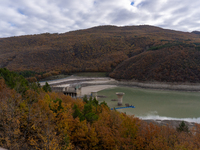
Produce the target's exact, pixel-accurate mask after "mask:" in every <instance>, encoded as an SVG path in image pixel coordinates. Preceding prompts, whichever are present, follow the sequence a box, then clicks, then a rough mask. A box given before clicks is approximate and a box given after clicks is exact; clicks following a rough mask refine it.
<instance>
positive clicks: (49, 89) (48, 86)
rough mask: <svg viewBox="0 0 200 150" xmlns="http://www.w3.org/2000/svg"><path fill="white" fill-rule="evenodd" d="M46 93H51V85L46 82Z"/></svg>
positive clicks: (44, 87)
mask: <svg viewBox="0 0 200 150" xmlns="http://www.w3.org/2000/svg"><path fill="white" fill-rule="evenodd" d="M42 89H43V90H44V91H45V92H51V87H50V85H49V84H48V83H47V82H46V83H45V85H44V86H43V87H42Z"/></svg>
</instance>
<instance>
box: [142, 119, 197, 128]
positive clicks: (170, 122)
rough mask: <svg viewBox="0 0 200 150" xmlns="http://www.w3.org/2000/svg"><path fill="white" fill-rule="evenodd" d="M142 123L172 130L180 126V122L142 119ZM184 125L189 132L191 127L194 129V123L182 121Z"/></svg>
mask: <svg viewBox="0 0 200 150" xmlns="http://www.w3.org/2000/svg"><path fill="white" fill-rule="evenodd" d="M142 120H143V121H145V122H147V123H153V124H156V125H160V126H167V125H168V126H171V127H173V128H174V129H176V128H177V127H179V125H180V124H181V122H182V121H180V120H151V119H148V120H146V119H142ZM184 123H185V125H186V126H188V128H189V130H191V129H192V128H193V127H195V124H197V123H195V122H187V121H184Z"/></svg>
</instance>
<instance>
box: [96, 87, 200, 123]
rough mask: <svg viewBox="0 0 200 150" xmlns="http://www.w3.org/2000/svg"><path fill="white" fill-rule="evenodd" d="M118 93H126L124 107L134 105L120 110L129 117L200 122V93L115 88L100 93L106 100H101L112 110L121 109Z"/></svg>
mask: <svg viewBox="0 0 200 150" xmlns="http://www.w3.org/2000/svg"><path fill="white" fill-rule="evenodd" d="M116 92H124V93H125V95H124V96H123V106H125V104H126V103H128V104H129V105H134V106H135V108H126V109H118V111H121V112H126V114H129V115H135V116H137V117H141V118H149V119H153V118H155V119H160V118H163V119H165V118H172V119H173V118H177V119H180V118H181V119H184V118H185V119H193V120H195V122H198V120H200V92H179V91H165V90H152V89H141V88H133V87H115V88H110V89H105V90H102V91H99V92H98V95H104V96H106V98H101V99H99V100H100V101H105V102H106V103H107V104H108V106H109V107H110V108H112V107H119V106H117V101H111V100H112V99H116V100H117V95H116V94H115V93H116Z"/></svg>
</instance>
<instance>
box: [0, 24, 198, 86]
mask: <svg viewBox="0 0 200 150" xmlns="http://www.w3.org/2000/svg"><path fill="white" fill-rule="evenodd" d="M199 58H200V35H199V32H198V31H194V32H192V33H188V32H179V31H173V30H167V29H162V28H158V27H154V26H148V25H142V26H125V27H116V26H98V27H93V28H90V29H85V30H78V31H72V32H67V33H63V34H56V33H55V34H49V33H44V34H39V35H27V36H19V37H10V38H0V68H4V67H6V68H8V69H9V70H12V71H17V72H19V73H22V74H26V75H27V77H31V78H30V79H29V80H31V81H36V80H38V79H41V78H45V77H48V76H51V75H56V74H60V73H64V74H68V73H73V72H89V71H90V72H91V71H92V72H108V73H110V76H111V77H113V78H116V79H128V80H130V79H134V80H139V81H141V80H142V81H149V80H151V81H166V82H199V80H200V76H199V71H200V63H199V60H200V59H199Z"/></svg>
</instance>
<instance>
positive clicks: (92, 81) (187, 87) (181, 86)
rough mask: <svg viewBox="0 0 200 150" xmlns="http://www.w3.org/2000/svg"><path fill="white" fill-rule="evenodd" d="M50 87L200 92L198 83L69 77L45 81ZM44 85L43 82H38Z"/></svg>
mask: <svg viewBox="0 0 200 150" xmlns="http://www.w3.org/2000/svg"><path fill="white" fill-rule="evenodd" d="M47 82H48V83H49V84H50V85H52V86H56V85H63V86H64V85H65V84H80V85H81V86H82V87H86V86H92V85H115V86H130V87H138V88H148V89H162V90H176V91H200V83H167V82H138V81H126V80H121V81H117V80H115V79H113V78H109V77H77V76H70V77H68V78H64V79H59V80H53V81H47ZM40 84H41V85H44V84H45V82H40Z"/></svg>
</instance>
